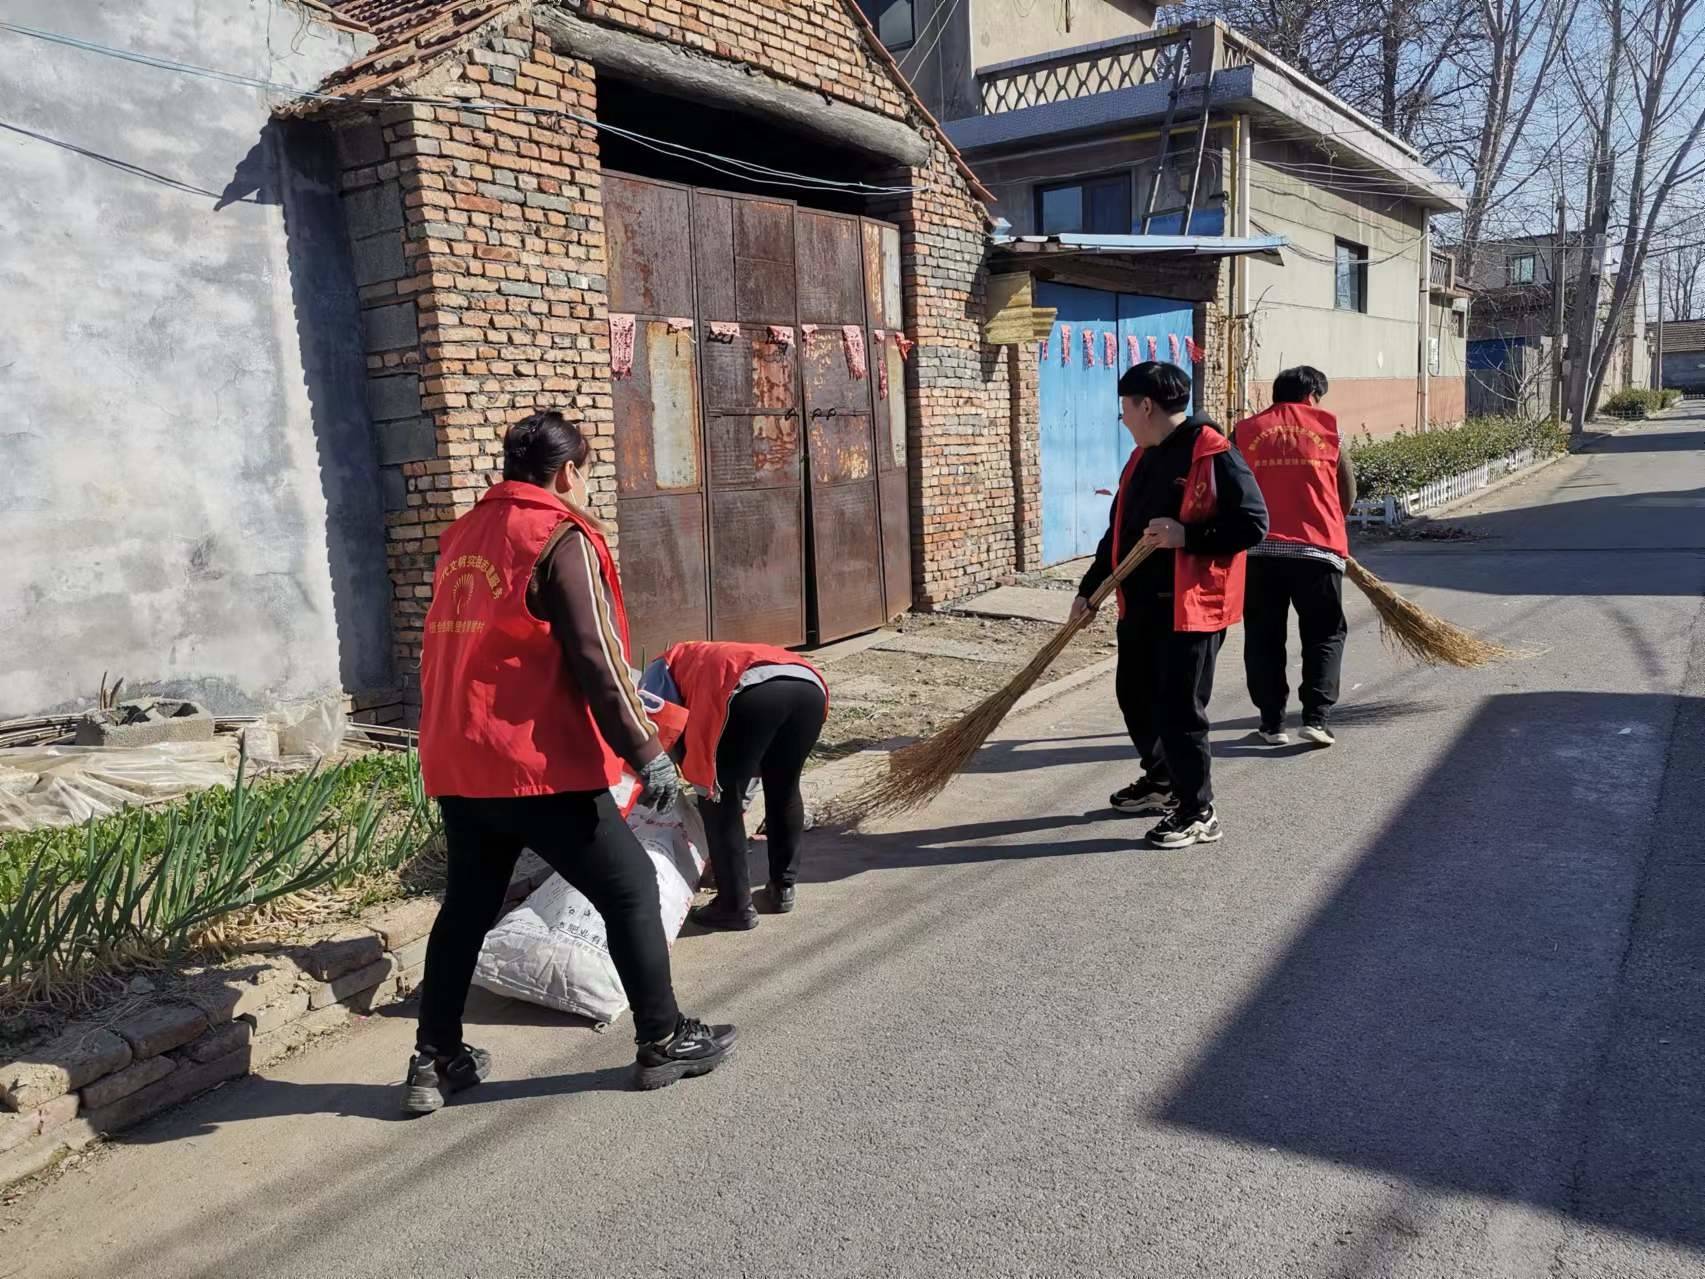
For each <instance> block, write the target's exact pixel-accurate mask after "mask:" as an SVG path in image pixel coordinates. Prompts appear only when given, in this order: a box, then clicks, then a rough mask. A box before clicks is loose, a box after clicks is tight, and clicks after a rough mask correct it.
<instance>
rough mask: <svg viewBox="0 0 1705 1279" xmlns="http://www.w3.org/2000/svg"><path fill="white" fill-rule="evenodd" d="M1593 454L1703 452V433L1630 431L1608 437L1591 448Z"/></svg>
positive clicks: (1704, 437)
mask: <svg viewBox="0 0 1705 1279" xmlns="http://www.w3.org/2000/svg"><path fill="white" fill-rule="evenodd" d="M1592 452H1594V453H1697V452H1705V431H1630V432H1628V433H1627V434H1625V435H1608V436H1606V437H1605V438H1604V439H1602V440H1600V441H1598V442H1597V443H1596V444H1594V445H1593V446H1592Z"/></svg>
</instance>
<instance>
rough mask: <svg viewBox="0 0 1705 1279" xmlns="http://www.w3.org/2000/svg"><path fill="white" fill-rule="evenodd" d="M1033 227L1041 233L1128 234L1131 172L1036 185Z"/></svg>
mask: <svg viewBox="0 0 1705 1279" xmlns="http://www.w3.org/2000/svg"><path fill="white" fill-rule="evenodd" d="M1036 229H1037V231H1038V232H1039V233H1040V234H1042V235H1072V234H1083V235H1129V234H1130V233H1131V175H1130V174H1129V173H1111V174H1108V175H1107V176H1105V177H1099V178H1085V179H1083V180H1081V181H1078V182H1055V183H1050V184H1048V185H1047V186H1039V187H1037V188H1036Z"/></svg>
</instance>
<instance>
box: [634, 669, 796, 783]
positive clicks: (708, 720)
mask: <svg viewBox="0 0 1705 1279" xmlns="http://www.w3.org/2000/svg"><path fill="white" fill-rule="evenodd" d="M663 662H664V665H666V666H667V667H668V668H669V677H670V678H671V679H673V680H674V681H675V687H676V688H678V689H680V690H681V700H682V701H683V702H685V703H686V704H687V731H686V734H685V736H686V740H687V757H686V759H685V761H683V763H682V766H681V771H682V772H683V773H684V774H685V775H686V778H687V780H688V781H689V782H691V783H692V784H693V785H694V786H700V787H703V788H704V789H705V790H707V791H709V792H711V794H713V795H714V794H715V793H716V789H717V788H716V748H717V746H718V745H720V744H721V742H722V730H723V726H724V725H726V724H727V723H728V703H729V701H730V700H732V698H733V697H734V691H735V687H736V686H737V685H738V684H739V683H740V677H741V676H742V675H744V674H745V673H746V672H747V671H749V670H751V669H752V668H753V667H754V666H770V665H775V666H803V667H804V668H805V669H806V670H808V671H810V672H811V673H812V674H813V675H815V676H817V678H818V679H819V680H822V683H823V689H824V711H825V713H826V712H827V710H828V696H827V693H828V687H829V681H828V680H826V679H823V673H822V672H821V671H819V670H818V669H817V668H816V667H815V666H813V665H812V664H811V663H810V662H808V661H806V660H805V659H804V658H803V657H801V656H799V654H797V653H790V652H788V651H787V650H786V649H785V648H776V647H775V646H774V645H771V644H707V643H696V642H695V643H687V644H676V645H675V646H674V647H673V648H670V649H669V650H668V651H666V652H665V653H664V654H663Z"/></svg>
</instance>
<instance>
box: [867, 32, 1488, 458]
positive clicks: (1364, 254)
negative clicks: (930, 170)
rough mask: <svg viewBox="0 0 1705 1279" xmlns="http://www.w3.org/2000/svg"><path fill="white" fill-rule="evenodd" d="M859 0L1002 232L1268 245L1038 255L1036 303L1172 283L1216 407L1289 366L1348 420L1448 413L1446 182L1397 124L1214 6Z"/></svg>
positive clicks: (1451, 362)
mask: <svg viewBox="0 0 1705 1279" xmlns="http://www.w3.org/2000/svg"><path fill="white" fill-rule="evenodd" d="M861 3H862V5H863V7H864V8H865V10H866V12H867V14H868V15H869V16H870V17H871V19H872V21H873V23H874V24H875V25H876V27H877V30H878V32H879V33H880V34H881V36H882V38H883V39H884V41H885V42H886V43H887V44H888V47H889V49H890V51H891V52H893V53H894V55H895V57H896V59H897V60H898V61H899V63H900V65H901V67H902V69H903V70H904V71H906V73H907V74H908V76H910V77H911V79H912V82H913V84H914V85H915V87H916V88H917V89H918V92H919V94H920V96H921V98H922V99H923V101H924V102H925V105H926V106H927V107H928V108H929V109H930V110H931V111H932V112H934V113H936V115H937V117H938V118H939V119H941V120H942V121H943V122H944V126H945V129H946V132H947V135H948V137H949V138H950V139H951V140H952V142H953V143H954V144H955V145H956V146H957V147H958V148H959V150H960V152H961V153H962V154H963V155H964V156H965V158H966V159H967V160H969V161H970V163H971V165H972V167H973V168H974V170H975V171H976V172H977V174H978V176H979V177H980V178H981V179H982V181H983V182H984V184H985V185H986V186H987V187H988V188H989V190H990V191H991V192H992V193H993V194H994V196H995V198H996V208H995V212H996V213H997V215H998V216H999V217H1001V218H1004V219H1005V221H1006V222H1007V223H1008V224H1009V228H1010V229H1009V234H1010V235H1011V236H1013V237H1015V238H1016V239H1018V240H1020V241H1022V240H1023V238H1024V237H1054V236H1067V237H1072V236H1086V235H1087V236H1125V237H1129V236H1138V237H1142V236H1155V235H1187V236H1192V237H1213V238H1219V239H1223V240H1225V241H1227V242H1228V243H1236V244H1243V245H1249V244H1252V243H1254V242H1256V241H1259V240H1261V239H1263V238H1266V239H1270V240H1282V241H1283V243H1284V248H1283V253H1282V256H1280V255H1274V254H1261V253H1238V254H1232V255H1228V256H1224V257H1217V258H1210V259H1204V263H1205V265H1203V266H1202V268H1201V269H1200V270H1199V271H1197V272H1196V273H1194V274H1193V275H1192V277H1191V278H1190V279H1188V280H1182V281H1181V280H1180V279H1179V278H1178V277H1177V273H1176V272H1175V271H1173V272H1169V271H1152V270H1148V269H1145V267H1144V265H1143V264H1142V263H1141V261H1140V260H1133V261H1132V263H1130V264H1129V266H1128V269H1125V270H1122V271H1118V272H1115V271H1112V270H1110V269H1108V268H1107V267H1105V266H1103V267H1102V268H1101V269H1100V271H1099V279H1094V278H1090V276H1089V273H1086V272H1084V271H1082V270H1074V272H1073V273H1072V274H1071V276H1070V278H1069V279H1068V278H1067V277H1066V276H1065V275H1063V274H1062V273H1060V272H1059V271H1057V270H1054V269H1053V268H1051V267H1050V266H1048V265H1042V266H1039V267H1038V269H1037V271H1036V276H1037V279H1038V281H1039V282H1040V285H1039V292H1038V298H1039V300H1041V302H1042V304H1043V305H1053V306H1058V305H1059V304H1063V303H1066V302H1067V295H1063V294H1061V293H1059V292H1058V291H1057V287H1055V286H1062V285H1063V286H1066V287H1070V288H1076V289H1081V290H1089V291H1095V289H1094V286H1096V285H1099V291H1100V292H1101V293H1102V294H1104V295H1105V294H1117V295H1130V296H1132V297H1134V298H1136V299H1137V300H1136V301H1131V302H1126V301H1119V300H1117V298H1115V299H1114V300H1112V301H1109V300H1108V299H1107V298H1106V297H1105V296H1103V297H1101V298H1092V297H1088V296H1084V295H1071V297H1072V300H1073V302H1075V305H1077V306H1078V308H1079V309H1080V310H1081V309H1082V308H1084V307H1087V308H1089V309H1090V310H1094V309H1095V308H1097V307H1100V308H1101V309H1107V308H1108V307H1109V306H1111V307H1113V308H1114V309H1115V310H1120V309H1121V308H1123V309H1124V310H1130V309H1132V308H1136V309H1138V310H1141V309H1142V308H1144V307H1151V306H1153V305H1155V303H1154V302H1153V301H1152V299H1155V298H1172V299H1174V300H1185V301H1188V302H1189V303H1190V305H1191V306H1192V307H1193V308H1194V311H1195V320H1194V327H1195V329H1196V334H1195V336H1196V340H1197V344H1198V346H1200V347H1201V348H1202V351H1203V358H1204V363H1205V364H1208V365H1209V366H1215V365H1223V374H1224V376H1223V383H1224V386H1223V391H1222V392H1217V393H1216V394H1214V395H1212V396H1210V397H1209V407H1211V408H1214V409H1217V410H1218V411H1221V412H1224V413H1227V414H1228V415H1231V416H1236V415H1238V414H1240V413H1242V412H1244V411H1246V410H1252V409H1256V408H1259V407H1261V406H1262V405H1264V404H1265V403H1266V402H1267V397H1268V395H1269V393H1270V388H1271V384H1272V379H1273V377H1274V375H1275V374H1276V373H1277V372H1278V371H1279V370H1280V369H1282V368H1284V367H1287V366H1289V365H1294V364H1300V363H1309V364H1315V365H1318V366H1319V367H1321V368H1323V369H1325V370H1326V371H1327V373H1328V374H1329V375H1330V376H1331V378H1332V383H1333V390H1332V394H1331V396H1330V399H1329V403H1328V407H1330V408H1332V409H1333V410H1334V411H1335V412H1336V413H1337V414H1338V416H1339V418H1340V420H1341V422H1342V423H1343V425H1344V427H1345V429H1346V431H1349V432H1356V433H1360V432H1363V431H1366V432H1368V433H1370V434H1373V435H1376V436H1377V435H1387V434H1390V433H1392V432H1394V431H1397V430H1401V429H1414V428H1415V427H1416V426H1417V425H1422V426H1425V425H1429V424H1443V423H1450V422H1455V421H1458V420H1460V419H1461V418H1462V417H1463V416H1464V411H1465V374H1466V368H1467V363H1466V340H1467V323H1468V303H1467V291H1466V290H1464V289H1462V288H1459V287H1458V286H1457V283H1456V281H1455V279H1454V277H1453V274H1452V269H1451V265H1450V260H1449V258H1448V256H1447V255H1440V254H1435V252H1434V250H1433V245H1432V239H1431V227H1430V220H1431V218H1432V217H1433V216H1434V215H1435V214H1448V213H1452V212H1456V211H1460V210H1461V209H1462V207H1463V203H1464V196H1463V193H1462V192H1461V191H1460V190H1459V189H1458V188H1457V187H1455V186H1454V185H1453V184H1451V183H1449V182H1447V181H1445V180H1444V179H1443V178H1441V177H1440V176H1439V175H1438V174H1437V173H1435V172H1434V171H1433V170H1431V169H1430V168H1429V167H1428V166H1427V165H1426V164H1425V163H1423V162H1422V160H1421V158H1420V157H1419V155H1418V154H1417V153H1416V151H1415V150H1414V149H1413V148H1411V147H1410V146H1408V145H1407V144H1406V143H1405V142H1403V141H1402V140H1401V139H1399V138H1397V137H1395V136H1393V135H1392V134H1390V133H1388V132H1386V131H1385V130H1383V129H1381V128H1380V127H1379V126H1378V125H1377V124H1375V123H1374V122H1373V121H1371V120H1369V119H1368V118H1367V117H1365V116H1363V115H1362V114H1360V113H1359V112H1357V111H1356V110H1354V109H1353V108H1351V107H1350V106H1348V105H1347V104H1345V103H1343V102H1342V101H1340V100H1339V99H1337V98H1335V97H1334V96H1333V95H1332V94H1331V93H1329V92H1327V91H1326V90H1324V89H1322V88H1320V87H1319V86H1318V85H1316V84H1314V83H1313V82H1311V81H1309V80H1308V79H1306V78H1305V77H1304V76H1302V75H1301V74H1300V73H1298V72H1296V71H1294V70H1293V69H1292V68H1290V67H1289V66H1287V65H1285V64H1284V63H1283V62H1281V61H1280V60H1278V59H1277V58H1275V57H1274V56H1273V55H1271V54H1270V53H1268V52H1267V51H1266V50H1265V49H1263V48H1261V47H1260V46H1259V45H1257V44H1255V43H1254V42H1253V41H1251V40H1249V39H1247V38H1246V37H1244V36H1242V35H1240V34H1239V33H1238V32H1236V31H1234V30H1231V29H1230V28H1228V27H1226V26H1225V25H1224V24H1221V23H1217V22H1207V23H1196V24H1190V25H1185V26H1179V27H1171V28H1165V29H1156V25H1155V24H1156V6H1154V5H1153V4H1151V3H1148V2H1147V0H1071V2H1070V3H1067V2H1066V0H861ZM1041 285H1046V286H1048V287H1045V288H1044V287H1040V286H1041ZM1044 295H1047V296H1048V297H1051V299H1052V300H1051V301H1049V300H1047V298H1046V297H1045V296H1044ZM1144 299H1151V300H1144ZM1065 309H1067V310H1069V309H1071V307H1070V304H1067V305H1066V306H1065ZM1080 322H1081V321H1080ZM1057 336H1058V335H1057V334H1056V335H1055V337H1056V338H1057ZM1199 372H1200V370H1199ZM1045 390H1046V387H1044V391H1045ZM1044 399H1045V400H1046V396H1044ZM1043 419H1044V420H1043V435H1044V442H1045V445H1046V437H1047V434H1048V430H1049V422H1048V408H1047V405H1046V404H1044V406H1043ZM1045 457H1046V451H1045V452H1044V458H1045ZM1044 468H1046V463H1045V462H1044ZM1044 482H1046V476H1044Z"/></svg>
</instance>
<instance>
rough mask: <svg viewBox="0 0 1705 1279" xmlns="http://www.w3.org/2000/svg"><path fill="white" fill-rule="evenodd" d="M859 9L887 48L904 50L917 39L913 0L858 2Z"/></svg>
mask: <svg viewBox="0 0 1705 1279" xmlns="http://www.w3.org/2000/svg"><path fill="white" fill-rule="evenodd" d="M858 7H859V8H861V9H863V10H864V16H865V17H867V18H869V19H870V24H871V25H872V26H873V27H875V28H876V34H877V36H878V37H879V38H880V39H881V41H882V43H883V46H884V47H885V48H889V49H904V48H906V47H907V46H909V45H910V44H911V43H912V41H913V40H915V39H916V38H917V30H916V27H915V25H914V23H913V21H912V10H913V8H914V4H913V0H858Z"/></svg>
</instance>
